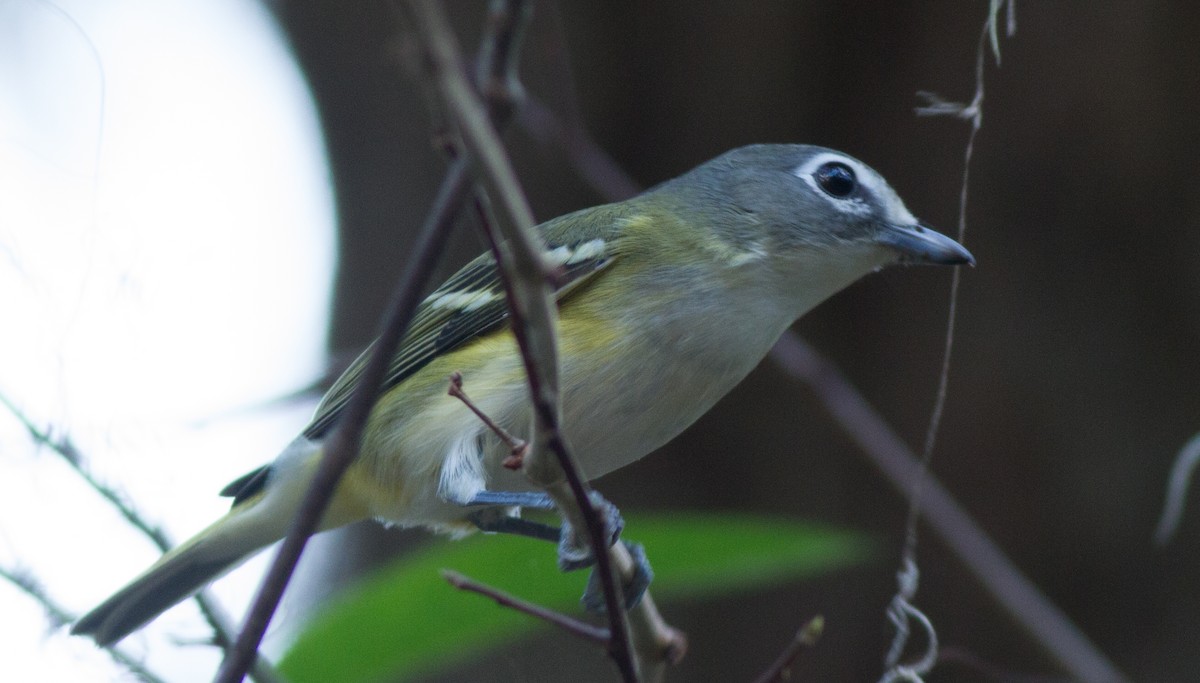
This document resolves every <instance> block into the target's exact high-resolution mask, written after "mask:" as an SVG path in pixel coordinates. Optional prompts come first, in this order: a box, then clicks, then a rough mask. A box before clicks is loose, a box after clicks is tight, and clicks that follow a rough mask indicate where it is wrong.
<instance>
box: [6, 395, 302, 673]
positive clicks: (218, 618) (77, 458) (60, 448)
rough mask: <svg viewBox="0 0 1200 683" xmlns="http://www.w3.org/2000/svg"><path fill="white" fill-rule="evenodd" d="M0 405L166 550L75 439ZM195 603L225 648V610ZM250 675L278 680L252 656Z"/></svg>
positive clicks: (167, 541)
mask: <svg viewBox="0 0 1200 683" xmlns="http://www.w3.org/2000/svg"><path fill="white" fill-rule="evenodd" d="M0 405H3V406H4V408H5V409H6V410H8V412H9V413H10V414H12V416H13V417H14V418H16V420H17V421H18V422H20V423H21V426H22V427H24V428H25V431H26V432H27V433H28V434H29V438H30V439H31V440H33V442H34V443H35V444H38V445H39V446H44V447H46V448H49V449H50V451H51V452H52V453H54V454H56V455H58V456H59V457H60V458H62V460H63V461H64V462H66V463H67V466H68V467H70V468H71V470H72V471H73V472H75V474H76V475H78V476H79V478H80V479H82V480H83V482H84V483H85V484H87V485H88V487H89V488H91V489H92V490H93V491H95V492H96V493H97V494H99V495H100V497H101V498H103V499H104V500H106V501H107V502H108V503H109V504H110V505H111V506H112V507H113V509H115V510H116V511H117V512H118V513H119V514H120V515H121V516H122V517H124V518H125V521H127V522H129V524H130V526H132V527H133V528H134V529H136V530H138V531H139V532H141V533H142V535H144V536H145V537H146V538H148V539H150V542H151V543H153V544H154V546H155V547H156V548H158V550H159V552H162V553H166V552H167V551H169V550H170V549H171V548H172V547H174V545H175V544H174V542H172V540H171V537H170V536H168V535H167V532H166V531H164V530H163V528H162V527H161V526H159V525H157V524H154V523H153V522H151V521H150V520H148V519H147V518H146V516H145V515H144V514H142V513H141V511H139V510H138V509H137V508H136V507H135V506H134V504H133V503H132V502H131V501H130V500H129V497H128V496H127V495H125V493H124V492H122V491H120V490H119V489H117V488H116V487H114V486H112V485H110V484H106V483H104V482H103V481H101V480H100V478H99V477H97V476H96V475H95V474H93V473H92V471H91V469H90V468H89V467H88V465H87V460H88V459H87V458H86V457H85V456H84V454H83V452H82V451H81V450H79V447H78V446H76V445H75V442H74V441H73V440H72V439H71V437H70V436H69V435H67V434H65V433H64V434H61V435H60V434H55V433H54V430H52V429H49V428H43V427H39V426H38V425H37V424H35V423H34V421H33V420H32V419H30V417H29V416H28V415H26V414H25V412H24V411H22V410H21V409H20V408H19V407H17V405H16V404H15V403H14V402H13V401H11V400H10V399H9V398H8V396H6V395H4V394H2V393H0ZM194 598H195V600H196V604H197V605H198V606H199V607H200V613H201V614H202V615H203V616H204V620H205V621H207V622H208V625H209V627H210V628H211V629H212V632H213V641H212V644H214V645H216V646H217V647H219V648H221V649H222V650H224V651H228V650H229V648H230V647H231V646H232V645H233V639H234V628H233V626H232V625H231V624H230V621H229V617H228V616H227V615H226V614H225V610H223V609H221V606H220V605H218V604H217V601H216V599H215V598H214V597H213V596H212V594H211V593H210V592H209V591H207V590H201V591H200V592H199V593H196V595H195V596H194ZM251 677H252V678H253V679H254V680H256V681H260V682H261V683H271V682H272V681H275V680H277V679H278V676H277V675H276V674H275V673H274V671H273V670H272V668H271V667H270V665H269V664H268V663H267V661H266V660H264V659H262V658H258V659H256V661H255V662H254V666H253V669H252V671H251Z"/></svg>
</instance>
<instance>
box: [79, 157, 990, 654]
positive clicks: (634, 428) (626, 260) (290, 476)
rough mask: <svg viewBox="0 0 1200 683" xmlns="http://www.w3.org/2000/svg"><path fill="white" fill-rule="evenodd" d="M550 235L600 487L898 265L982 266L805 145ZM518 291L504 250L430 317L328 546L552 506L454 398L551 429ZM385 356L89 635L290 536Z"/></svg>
mask: <svg viewBox="0 0 1200 683" xmlns="http://www.w3.org/2000/svg"><path fill="white" fill-rule="evenodd" d="M537 230H538V233H539V235H540V237H541V239H542V240H543V241H544V244H545V258H546V260H547V261H548V262H549V263H550V264H552V265H553V266H554V267H556V268H557V269H558V277H557V278H555V280H554V289H555V291H554V298H555V301H556V304H557V306H558V310H559V317H558V320H559V322H558V330H557V333H558V340H559V359H560V392H561V403H562V423H561V424H562V428H563V431H564V433H565V435H566V438H567V439H568V441H569V442H570V444H571V447H572V449H573V451H574V453H575V455H576V457H577V459H578V462H579V463H580V466H581V468H582V470H583V473H584V475H585V476H586V477H587V478H588V479H594V478H596V477H599V476H601V475H604V474H606V473H608V472H611V471H613V470H615V469H618V468H620V467H624V466H626V465H628V464H630V463H632V462H634V461H636V460H638V459H640V458H642V457H643V456H645V455H647V454H648V453H650V452H651V451H653V450H655V449H657V448H658V447H660V446H662V445H663V444H665V443H666V442H668V441H670V440H671V439H672V438H674V437H675V436H677V435H678V434H679V433H680V432H682V431H683V430H684V429H686V428H687V427H688V426H689V425H691V424H692V423H693V422H695V421H696V420H697V419H698V418H699V417H700V416H701V415H703V414H704V413H705V412H707V411H708V410H709V409H710V408H711V407H712V406H713V405H714V404H715V403H716V402H717V401H718V400H719V399H720V398H721V397H723V396H724V395H725V394H727V393H728V392H729V391H730V390H731V389H733V387H734V386H736V385H737V384H738V383H739V382H740V381H741V380H742V379H743V378H744V377H745V376H746V375H747V374H748V373H749V372H750V371H751V370H752V369H753V368H754V367H755V366H756V365H757V364H758V363H759V362H760V361H761V360H762V359H763V358H764V356H766V354H767V352H768V351H769V350H770V349H771V347H772V346H773V345H774V343H775V342H776V341H777V340H778V339H779V337H780V336H781V335H782V334H783V332H784V331H785V330H786V329H787V328H788V327H789V326H791V325H792V324H793V323H794V322H795V321H796V320H797V319H798V318H800V317H801V316H803V315H804V314H805V313H807V312H808V311H810V310H811V309H812V308H813V307H815V306H816V305H817V304H819V303H821V302H822V301H824V300H825V299H827V298H829V297H830V296H832V295H833V294H835V293H837V292H838V291H840V290H842V289H843V288H845V287H846V286H848V285H849V284H851V283H853V282H855V281H856V280H858V279H860V278H862V277H863V276H865V275H867V274H869V273H871V272H874V271H876V270H879V269H881V268H883V267H885V266H888V265H891V264H897V263H900V264H931V265H963V264H970V265H974V263H975V259H974V257H973V256H972V255H971V253H970V252H969V251H967V250H966V249H965V248H964V247H963V246H961V245H960V244H959V243H958V242H956V241H954V240H953V239H951V238H949V237H947V236H945V235H943V234H941V233H939V232H936V231H934V230H933V229H931V228H929V227H928V226H926V225H925V224H923V223H922V222H921V221H919V220H918V219H917V218H916V217H914V216H913V214H912V213H910V212H909V210H908V209H907V208H906V207H905V205H904V202H903V201H902V200H901V199H900V197H899V195H898V194H897V193H896V191H895V190H893V189H892V187H891V185H889V184H888V183H887V181H886V180H884V178H883V177H882V176H881V175H880V174H879V173H877V172H876V171H875V170H873V169H872V168H870V167H869V166H867V165H866V164H864V163H863V162H861V161H859V160H857V159H855V158H854V157H851V156H850V155H848V154H845V153H842V152H839V151H836V150H832V149H828V148H824V147H818V146H811V145H799V144H756V145H749V146H745V147H740V148H737V149H733V150H731V151H728V152H726V153H724V154H721V155H720V156H717V157H716V158H714V159H712V160H710V161H707V162H705V163H703V164H701V165H699V166H697V167H696V168H694V169H692V170H691V171H688V172H686V173H684V174H683V175H681V176H678V177H676V178H674V179H671V180H668V181H666V182H663V183H661V184H659V185H657V186H655V187H653V188H651V189H649V190H647V191H645V192H643V193H642V194H639V195H637V196H635V197H633V198H630V199H627V200H624V201H620V202H616V203H610V204H604V205H600V206H595V207H591V208H586V209H583V210H580V211H576V212H573V213H569V214H566V215H563V216H560V217H558V218H555V219H552V220H550V221H547V222H545V223H543V224H541V225H539V226H538V228H537ZM501 277H502V276H501V274H500V273H499V271H498V268H497V265H496V262H495V260H494V259H493V258H492V256H491V255H490V254H484V255H482V256H480V257H478V258H476V259H474V260H472V261H470V262H469V263H467V264H466V265H465V266H464V267H463V268H462V269H461V270H459V271H458V272H457V273H455V274H454V275H453V276H451V277H450V278H449V279H448V280H447V281H446V282H445V283H444V284H442V285H441V286H440V287H438V288H437V289H436V290H434V291H433V292H432V293H431V294H429V295H428V296H427V297H426V298H425V299H424V300H423V301H422V303H421V304H420V306H419V307H418V309H417V311H416V313H415V314H414V318H413V321H412V323H411V325H410V327H409V329H408V331H407V332H406V333H405V336H404V337H403V339H402V341H401V344H400V347H399V350H398V351H397V352H396V354H395V356H394V357H393V358H392V359H391V361H390V363H389V367H388V371H387V373H386V377H385V381H384V384H383V387H382V389H381V391H380V392H379V395H378V397H377V398H376V402H375V405H374V406H373V408H372V410H371V413H370V417H369V418H368V421H367V424H366V427H365V428H364V430H363V434H362V442H361V447H360V451H359V454H358V456H357V458H356V459H355V460H354V462H353V464H352V465H351V466H350V468H349V470H348V471H347V472H346V474H345V476H344V478H343V479H342V480H341V482H340V484H339V485H338V488H337V490H336V492H335V494H334V496H333V499H332V501H331V502H330V505H329V507H328V509H327V510H326V512H325V513H324V517H323V518H322V520H321V523H320V529H321V530H327V529H331V528H335V527H338V526H342V525H345V524H348V523H351V522H355V521H358V520H362V519H368V518H374V519H377V520H380V521H383V522H385V523H387V524H392V525H398V526H402V527H425V528H427V529H430V530H432V531H434V532H442V533H448V534H451V535H463V534H466V533H470V532H471V531H473V530H475V529H476V527H477V526H478V524H477V523H476V522H477V521H478V519H480V516H479V515H478V514H477V513H478V512H479V511H480V510H486V511H491V512H495V511H501V515H500V517H501V518H502V519H511V518H514V516H515V515H517V514H519V510H518V509H517V508H519V507H520V505H521V504H523V503H526V502H528V503H531V504H532V503H534V502H535V501H536V500H538V498H537V496H538V494H537V492H536V491H533V490H532V486H531V484H530V483H529V482H528V481H527V480H526V478H525V477H524V476H523V475H522V474H521V473H520V472H517V471H512V470H510V469H508V468H506V467H504V466H503V463H504V460H505V458H506V457H508V456H510V455H511V449H510V448H509V447H507V446H506V445H505V444H504V443H502V441H501V439H500V437H498V436H497V435H496V434H495V433H493V432H492V431H490V430H489V429H488V428H487V427H485V425H484V424H483V423H482V422H481V421H480V420H479V419H478V418H477V417H476V416H475V415H474V414H473V413H471V412H470V410H469V409H468V407H467V406H466V405H464V403H463V402H462V401H459V400H457V399H455V398H453V397H451V396H448V395H447V391H446V389H447V385H448V381H447V378H448V377H450V376H451V375H452V374H455V373H457V374H458V375H459V376H461V377H462V378H463V380H464V381H465V382H466V383H467V384H468V385H469V386H470V387H471V397H472V398H473V399H474V402H475V403H476V405H477V407H478V408H479V409H480V410H482V411H483V412H484V413H485V414H487V415H488V416H490V417H491V419H492V420H493V421H495V422H496V423H498V424H499V425H501V426H503V427H505V428H506V429H508V430H509V431H519V430H521V429H524V428H527V427H528V425H530V424H531V408H530V401H529V394H528V389H527V385H526V379H525V375H524V367H523V365H522V361H521V358H520V355H519V351H518V347H517V343H516V341H515V338H514V335H513V331H512V328H511V326H510V324H509V312H508V307H507V304H506V301H505V293H504V283H503V281H502V279H501ZM369 352H370V349H369V348H368V350H367V351H365V352H364V353H363V355H362V356H360V357H359V359H358V360H357V361H355V363H353V364H352V365H351V366H350V367H349V368H348V369H347V370H346V371H345V373H344V374H343V375H342V376H341V377H340V378H339V379H338V380H337V381H336V382H335V383H334V384H333V385H332V386H331V388H330V389H329V391H328V393H327V394H326V395H325V396H324V398H323V399H322V401H321V402H320V404H319V405H318V407H317V409H316V412H315V414H314V416H313V418H312V420H311V422H310V423H309V424H308V426H307V427H305V428H304V430H303V431H302V432H301V434H300V435H299V436H298V437H296V439H295V440H294V441H292V442H291V443H290V444H289V445H288V446H286V447H285V448H284V449H283V451H282V453H281V454H280V455H279V456H278V457H277V458H276V459H275V460H274V462H272V463H271V464H269V465H266V466H264V467H261V468H259V469H256V470H254V471H252V472H250V473H249V474H247V475H245V476H243V477H240V478H238V479H237V480H235V481H234V482H233V483H231V484H230V485H229V486H227V487H226V488H225V489H224V490H223V491H222V495H225V496H230V497H232V498H233V503H232V506H231V508H230V510H229V511H228V512H227V513H226V514H225V515H224V516H223V517H221V518H220V519H218V520H217V521H216V522H214V523H213V524H212V525H210V526H209V527H207V528H206V529H204V530H202V531H201V532H199V533H198V534H197V535H196V536H194V537H193V538H191V539H190V540H188V541H186V542H185V543H183V544H182V545H180V546H178V547H177V548H175V549H173V550H171V551H169V552H168V553H166V554H165V555H164V556H163V557H162V558H161V559H160V560H158V562H156V563H155V564H153V565H152V566H151V567H150V568H149V569H147V570H146V571H145V572H144V573H142V574H141V575H140V576H138V577H137V578H135V579H133V580H132V582H130V583H129V584H128V585H127V586H125V587H124V588H121V589H120V590H118V591H117V592H116V593H114V594H113V595H112V596H111V597H109V598H108V599H107V600H105V601H104V602H103V603H101V604H100V605H99V606H97V607H96V608H95V609H93V610H92V611H90V612H89V613H87V614H86V615H84V616H83V617H81V618H80V619H79V620H78V621H77V622H76V623H75V624H74V625H73V627H72V633H75V634H79V635H86V636H90V637H92V638H93V639H94V640H95V642H96V643H97V644H99V645H109V644H112V643H115V642H116V641H118V640H120V639H121V638H124V637H125V636H127V635H128V634H130V633H132V632H133V631H135V630H137V629H139V628H141V627H142V626H143V625H145V624H146V623H148V622H149V621H151V620H152V619H154V618H155V617H157V616H158V615H159V614H161V613H162V612H164V611H165V610H167V609H168V608H170V607H171V606H173V605H175V604H177V603H179V602H181V601H182V600H184V599H186V598H187V597H189V596H190V595H192V594H193V593H195V592H196V591H197V590H199V589H200V588H202V587H203V586H204V585H206V584H207V583H208V582H210V581H212V580H214V579H216V578H218V577H219V576H221V575H223V574H224V573H226V572H228V571H229V570H231V569H232V568H234V567H236V566H237V565H239V564H240V563H241V562H242V561H244V560H245V559H247V558H248V557H249V556H251V555H253V554H255V553H256V552H257V551H259V550H260V549H262V548H264V547H265V546H267V545H269V544H271V543H273V542H275V541H277V540H279V539H280V538H282V537H283V535H284V534H285V533H286V532H287V529H288V526H289V524H290V521H291V519H292V517H293V516H294V514H295V512H296V509H297V508H298V506H299V505H300V503H301V499H302V498H303V496H304V493H305V491H306V489H307V486H308V482H309V481H310V479H311V476H312V474H313V472H314V471H315V469H316V465H317V463H318V462H319V460H320V457H321V454H322V442H323V440H324V439H325V438H327V437H328V436H329V434H330V433H331V431H332V430H333V429H334V428H335V427H336V425H337V422H338V419H339V418H340V417H341V415H342V413H343V411H344V410H345V407H346V405H347V402H348V400H349V398H350V396H351V395H352V394H353V392H354V390H355V387H356V386H357V384H358V382H359V378H360V375H361V373H362V370H363V367H364V366H365V359H366V358H367V354H368V353H369ZM473 520H474V521H473Z"/></svg>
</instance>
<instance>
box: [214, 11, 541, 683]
mask: <svg viewBox="0 0 1200 683" xmlns="http://www.w3.org/2000/svg"><path fill="white" fill-rule="evenodd" d="M515 28H516V26H515V24H513V23H500V22H494V23H492V24H490V25H489V29H490V30H489V31H486V32H485V34H484V41H485V44H486V43H487V41H494V42H495V43H496V44H497V45H499V44H502V43H503V44H504V45H505V46H506V48H505V50H503V51H500V50H495V49H484V50H482V51H481V55H483V56H484V57H486V59H489V60H496V61H504V60H515V59H516V49H517V47H518V44H517V42H516V41H509V40H507V39H506V38H503V37H502V36H501V35H500V34H501V33H502V32H504V31H512V30H515ZM482 71H483V72H484V73H490V72H492V71H493V69H492V68H491V67H488V68H484V69H482ZM500 71H503V69H500ZM471 191H472V184H471V177H470V173H469V165H468V163H467V162H466V161H465V160H463V159H457V160H455V161H454V162H453V163H451V165H450V168H449V170H448V171H447V172H446V176H445V178H444V179H443V181H442V185H441V188H440V189H439V191H438V195H437V198H436V199H435V200H434V205H433V208H432V209H431V210H430V213H429V215H428V216H427V217H426V219H425V223H424V224H423V225H422V227H421V230H420V233H419V234H418V237H417V241H416V245H415V247H414V248H413V252H412V254H411V255H410V257H409V259H408V262H407V264H406V266H405V270H404V273H403V275H402V276H401V278H400V281H399V283H398V285H397V287H396V290H395V292H394V293H393V295H392V305H391V306H390V308H389V313H388V316H387V318H386V320H385V322H384V324H383V329H382V331H381V333H380V335H379V338H378V340H377V341H376V344H375V346H374V350H373V352H372V353H371V357H370V358H369V359H368V361H367V364H366V366H365V367H364V369H363V372H362V374H361V375H360V377H359V382H358V386H357V387H356V388H355V391H354V395H353V396H352V398H351V399H350V402H349V403H348V404H347V406H346V409H345V412H344V413H343V414H342V417H341V419H340V421H339V422H338V426H337V428H336V429H335V430H334V431H333V432H332V433H331V434H330V436H329V438H328V439H327V440H326V441H325V443H324V446H323V451H324V454H323V457H322V458H321V463H320V465H319V466H318V468H317V471H316V473H315V475H314V476H313V480H312V482H311V483H310V485H309V488H308V491H306V493H305V497H304V499H303V502H302V504H301V506H300V508H299V510H298V511H297V514H296V517H295V519H294V520H293V523H292V527H291V529H289V531H288V535H287V536H286V537H285V538H284V541H283V544H282V545H281V547H280V549H279V552H278V553H277V554H276V556H275V559H274V561H273V562H272V564H271V567H270V569H269V570H268V572H267V575H266V576H265V577H264V578H263V581H262V584H261V585H260V587H259V591H258V594H257V595H256V596H255V600H254V604H253V606H252V607H251V609H250V612H249V614H248V615H247V617H246V623H245V625H244V626H243V627H242V631H241V633H240V634H239V635H238V639H237V642H236V643H235V647H234V650H233V651H232V652H231V653H230V655H229V656H227V657H226V660H225V662H223V663H222V665H221V669H220V671H219V672H218V673H217V677H216V681H218V682H220V683H236V682H237V681H240V680H241V679H242V677H243V676H244V675H245V671H246V667H247V666H248V664H249V662H250V661H251V660H252V659H253V657H254V654H255V652H256V651H257V649H258V644H259V643H260V642H261V641H262V637H263V634H264V633H265V632H266V628H267V625H268V624H269V623H270V620H271V616H272V615H273V614H274V612H275V609H276V607H277V606H278V605H279V600H280V598H281V597H282V595H283V591H284V589H285V588H286V586H287V583H288V581H289V580H290V578H291V575H292V573H293V572H294V571H295V567H296V563H297V562H298V561H299V559H300V554H301V553H302V552H303V550H304V546H305V545H306V543H307V541H308V537H309V536H310V535H312V533H313V532H314V531H315V530H316V528H317V524H318V522H319V520H320V518H321V515H322V514H323V512H324V510H325V507H326V506H327V505H328V503H329V500H330V498H332V496H333V492H334V490H335V488H336V487H337V483H338V481H339V480H340V479H341V476H342V474H343V473H344V472H345V471H346V469H348V468H349V466H350V463H351V462H353V460H354V458H355V457H356V456H357V454H358V447H359V443H360V439H361V436H362V429H363V427H364V426H365V424H366V421H367V417H368V416H369V415H370V411H371V408H372V407H373V406H374V403H375V397H376V395H377V393H378V391H379V386H380V384H381V382H382V380H383V375H384V373H385V372H386V370H387V367H388V364H389V362H390V360H391V357H392V356H393V355H394V354H395V352H396V349H397V348H398V346H399V344H400V340H401V338H402V337H403V335H404V331H405V330H406V329H407V327H408V324H409V322H411V320H412V316H413V314H414V312H415V311H416V308H417V305H418V304H419V303H420V297H421V292H422V290H423V289H424V286H425V283H426V282H427V281H428V280H429V278H430V276H431V275H432V274H433V270H434V268H435V266H436V264H437V258H438V256H439V255H440V254H441V253H442V251H443V250H444V246H445V243H446V239H447V237H448V235H449V232H450V228H451V227H452V226H453V224H454V220H455V218H456V217H457V216H458V213H459V211H460V210H461V209H462V207H463V205H464V204H465V202H466V200H467V199H468V198H469V197H470V194H471Z"/></svg>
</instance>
